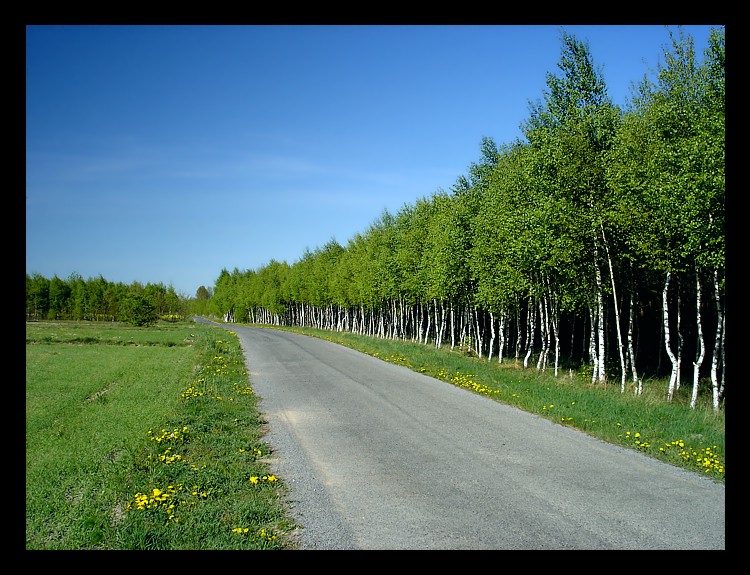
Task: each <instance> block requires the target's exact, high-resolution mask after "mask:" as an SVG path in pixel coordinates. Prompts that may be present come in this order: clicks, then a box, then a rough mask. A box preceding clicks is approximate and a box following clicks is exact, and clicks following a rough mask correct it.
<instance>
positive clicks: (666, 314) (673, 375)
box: [662, 272, 677, 401]
mask: <svg viewBox="0 0 750 575" xmlns="http://www.w3.org/2000/svg"><path fill="white" fill-rule="evenodd" d="M671 279H672V274H671V273H670V272H667V278H666V281H665V282H664V290H663V291H662V308H663V315H664V346H665V348H666V350H667V355H668V356H669V361H671V362H672V373H671V375H670V376H669V389H668V390H667V401H672V398H673V397H674V392H675V383H676V381H677V358H676V357H675V355H674V352H673V351H672V347H671V341H670V335H669V305H668V302H667V295H668V292H669V282H670V280H671Z"/></svg>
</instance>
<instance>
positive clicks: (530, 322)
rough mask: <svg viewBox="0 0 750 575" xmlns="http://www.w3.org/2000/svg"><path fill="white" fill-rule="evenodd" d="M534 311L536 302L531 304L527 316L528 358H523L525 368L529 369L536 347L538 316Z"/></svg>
mask: <svg viewBox="0 0 750 575" xmlns="http://www.w3.org/2000/svg"><path fill="white" fill-rule="evenodd" d="M533 309H534V302H533V301H530V302H529V307H528V313H527V314H526V325H527V330H526V356H525V357H524V358H523V367H524V368H527V367H529V358H530V357H531V350H532V348H533V347H534V332H535V331H536V314H535V313H534V312H533V311H532V310H533Z"/></svg>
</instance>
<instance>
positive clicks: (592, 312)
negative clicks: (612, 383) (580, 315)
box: [589, 306, 599, 385]
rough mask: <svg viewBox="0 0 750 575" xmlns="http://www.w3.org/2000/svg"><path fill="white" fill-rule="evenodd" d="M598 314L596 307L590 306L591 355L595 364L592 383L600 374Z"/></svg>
mask: <svg viewBox="0 0 750 575" xmlns="http://www.w3.org/2000/svg"><path fill="white" fill-rule="evenodd" d="M596 315H597V314H596V310H595V308H594V307H593V306H589V332H590V333H589V357H590V358H591V365H592V366H593V370H592V373H591V385H594V384H595V383H596V379H597V377H598V376H599V357H598V355H597V352H596V323H597V317H596Z"/></svg>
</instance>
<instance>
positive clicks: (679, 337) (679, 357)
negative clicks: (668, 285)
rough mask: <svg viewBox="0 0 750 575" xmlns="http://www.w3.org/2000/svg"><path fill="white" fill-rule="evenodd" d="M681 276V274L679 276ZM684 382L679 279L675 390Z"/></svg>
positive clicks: (678, 287)
mask: <svg viewBox="0 0 750 575" xmlns="http://www.w3.org/2000/svg"><path fill="white" fill-rule="evenodd" d="M678 278H679V276H678ZM681 382H682V293H681V291H680V286H679V280H678V285H677V377H676V378H675V382H674V390H675V391H678V390H679V389H680V384H681Z"/></svg>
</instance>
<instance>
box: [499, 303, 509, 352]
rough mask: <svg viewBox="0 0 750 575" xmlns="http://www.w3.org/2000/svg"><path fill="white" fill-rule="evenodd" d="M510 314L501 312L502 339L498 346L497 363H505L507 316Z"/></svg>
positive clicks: (500, 331)
mask: <svg viewBox="0 0 750 575" xmlns="http://www.w3.org/2000/svg"><path fill="white" fill-rule="evenodd" d="M507 316H508V314H507V313H506V312H502V313H501V314H500V330H499V333H500V341H499V342H498V346H497V363H503V352H504V349H505V318H506V317H507Z"/></svg>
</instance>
